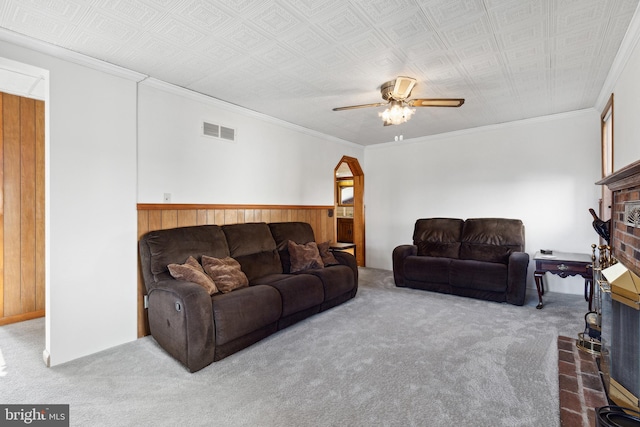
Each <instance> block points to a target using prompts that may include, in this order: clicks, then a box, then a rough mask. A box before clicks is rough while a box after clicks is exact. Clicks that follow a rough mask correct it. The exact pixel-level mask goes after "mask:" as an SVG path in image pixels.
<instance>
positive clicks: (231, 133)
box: [202, 122, 236, 142]
mask: <svg viewBox="0 0 640 427" xmlns="http://www.w3.org/2000/svg"><path fill="white" fill-rule="evenodd" d="M202 135H204V136H208V137H211V138H218V139H224V140H225V141H231V142H235V140H236V130H235V129H233V128H230V127H226V126H221V125H216V124H214V123H209V122H202Z"/></svg>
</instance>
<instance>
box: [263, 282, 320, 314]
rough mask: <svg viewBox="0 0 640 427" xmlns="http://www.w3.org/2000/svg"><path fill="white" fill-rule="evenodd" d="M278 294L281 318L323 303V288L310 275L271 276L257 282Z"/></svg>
mask: <svg viewBox="0 0 640 427" xmlns="http://www.w3.org/2000/svg"><path fill="white" fill-rule="evenodd" d="M257 283H263V284H268V285H269V286H272V287H274V288H276V289H277V290H278V292H280V297H281V298H282V316H283V317H285V316H289V315H291V314H294V313H297V312H299V311H302V310H305V309H307V308H311V307H315V306H319V305H320V304H322V302H323V301H324V286H322V281H321V280H320V278H318V277H317V276H314V275H312V274H273V275H270V276H265V277H262V278H260V279H259V280H257Z"/></svg>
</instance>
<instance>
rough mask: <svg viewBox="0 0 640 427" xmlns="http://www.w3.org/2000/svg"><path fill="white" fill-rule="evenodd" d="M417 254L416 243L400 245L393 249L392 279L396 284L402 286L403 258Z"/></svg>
mask: <svg viewBox="0 0 640 427" xmlns="http://www.w3.org/2000/svg"><path fill="white" fill-rule="evenodd" d="M417 254H418V247H417V246H416V245H400V246H397V247H396V248H395V249H394V250H393V280H394V281H395V282H396V286H400V287H402V286H404V260H405V258H406V257H408V256H411V255H417Z"/></svg>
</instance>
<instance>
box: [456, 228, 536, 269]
mask: <svg viewBox="0 0 640 427" xmlns="http://www.w3.org/2000/svg"><path fill="white" fill-rule="evenodd" d="M461 242H462V244H461V246H460V259H468V260H477V261H487V262H500V263H503V264H508V263H509V255H511V253H512V252H522V251H523V250H524V225H523V224H522V221H520V220H519V219H505V218H475V219H467V220H466V221H465V223H464V227H463V230H462V238H461Z"/></svg>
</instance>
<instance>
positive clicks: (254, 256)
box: [139, 222, 358, 372]
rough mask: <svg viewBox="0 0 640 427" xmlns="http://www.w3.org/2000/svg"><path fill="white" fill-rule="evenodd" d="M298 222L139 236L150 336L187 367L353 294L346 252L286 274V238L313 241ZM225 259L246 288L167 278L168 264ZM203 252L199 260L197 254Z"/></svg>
mask: <svg viewBox="0 0 640 427" xmlns="http://www.w3.org/2000/svg"><path fill="white" fill-rule="evenodd" d="M314 240H315V239H314V235H313V230H312V228H311V226H310V225H309V224H307V223H304V222H283V223H272V224H266V223H250V224H234V225H224V226H217V225H201V226H193V227H181V228H174V229H168V230H159V231H152V232H149V233H147V234H145V235H144V236H142V238H141V239H140V243H139V249H140V261H141V267H142V273H143V277H144V283H145V286H146V289H147V294H148V316H149V327H150V330H151V335H152V336H153V337H154V339H155V340H156V341H157V342H158V344H159V345H160V346H162V347H163V348H164V349H165V350H166V351H167V352H168V353H169V354H171V355H172V356H173V357H175V358H176V359H177V360H179V361H180V362H181V363H182V364H184V365H185V366H186V367H187V368H188V369H189V370H190V371H191V372H195V371H198V370H200V369H202V368H204V367H205V366H207V365H209V364H210V363H212V362H214V361H217V360H220V359H222V358H224V357H226V356H228V355H230V354H233V353H235V352H237V351H239V350H241V349H243V348H245V347H248V346H250V345H251V344H253V343H255V342H257V341H259V340H261V339H263V338H265V337H267V336H268V335H270V334H273V333H274V332H276V331H278V330H281V329H283V328H286V327H287V326H289V325H292V324H293V323H295V322H298V321H300V320H302V319H305V318H307V317H309V316H311V315H313V314H315V313H318V312H320V311H323V310H327V309H329V308H331V307H334V306H336V305H339V304H341V303H343V302H345V301H347V300H349V299H350V298H353V297H354V296H355V295H356V291H357V287H358V269H357V265H356V260H355V258H354V257H353V255H351V254H349V253H346V252H334V253H333V255H334V257H335V259H334V262H337V264H335V265H327V266H324V267H322V266H320V267H321V268H312V269H307V270H304V271H298V272H294V273H291V272H290V271H291V261H292V260H291V259H290V254H289V251H288V245H289V243H288V242H289V241H292V242H294V243H297V244H305V243H308V242H313V241H314ZM190 256H192V257H194V258H195V259H196V260H198V261H201V260H204V258H206V257H212V258H216V259H223V258H226V257H232V258H234V259H235V260H236V261H238V262H239V264H240V266H241V269H242V272H244V273H245V275H246V277H247V279H248V282H249V286H246V287H241V288H239V289H235V290H232V291H230V292H227V293H221V292H218V293H214V294H213V295H210V294H209V292H208V291H207V290H206V289H205V288H204V287H202V286H200V285H198V284H195V283H192V282H188V281H184V280H177V279H175V278H174V277H173V276H172V275H171V274H170V272H169V270H168V266H169V265H170V264H172V265H175V264H182V263H185V261H186V260H187V259H188V258H189V257H190ZM203 256H204V258H203Z"/></svg>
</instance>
